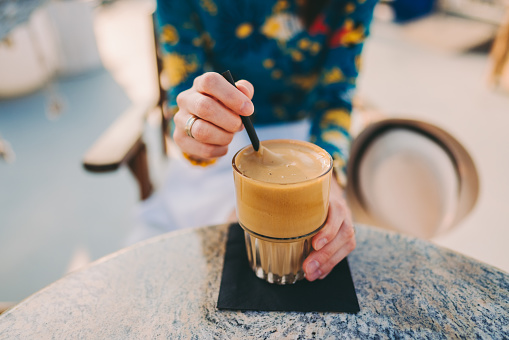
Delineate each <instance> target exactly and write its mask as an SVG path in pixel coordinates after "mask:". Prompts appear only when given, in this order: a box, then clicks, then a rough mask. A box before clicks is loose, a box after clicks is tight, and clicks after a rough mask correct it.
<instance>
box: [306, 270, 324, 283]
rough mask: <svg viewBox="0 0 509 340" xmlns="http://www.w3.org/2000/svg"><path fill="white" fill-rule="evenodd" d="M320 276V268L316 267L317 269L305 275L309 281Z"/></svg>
mask: <svg viewBox="0 0 509 340" xmlns="http://www.w3.org/2000/svg"><path fill="white" fill-rule="evenodd" d="M320 276H322V271H321V270H320V269H318V270H317V271H315V272H313V273H311V274H309V275H307V274H306V277H307V279H308V280H309V281H314V280H316V279H318V278H319V277H320Z"/></svg>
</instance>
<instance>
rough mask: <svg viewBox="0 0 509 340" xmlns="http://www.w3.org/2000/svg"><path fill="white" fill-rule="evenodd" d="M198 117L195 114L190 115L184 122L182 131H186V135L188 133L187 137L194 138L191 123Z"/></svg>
mask: <svg viewBox="0 0 509 340" xmlns="http://www.w3.org/2000/svg"><path fill="white" fill-rule="evenodd" d="M198 119H200V118H199V117H196V116H195V115H191V117H189V118H188V119H187V122H186V125H185V126H184V131H185V132H186V135H188V136H189V137H191V138H192V139H194V136H193V132H192V131H191V129H192V128H193V124H194V123H195V122H196V121H197V120H198Z"/></svg>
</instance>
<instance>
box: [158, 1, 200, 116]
mask: <svg viewBox="0 0 509 340" xmlns="http://www.w3.org/2000/svg"><path fill="white" fill-rule="evenodd" d="M157 23H158V28H159V39H160V43H161V46H162V50H163V69H164V72H165V76H166V78H167V80H168V85H169V91H168V101H169V107H170V110H175V109H176V107H177V103H176V98H177V95H178V94H179V93H180V92H182V91H184V90H187V89H189V88H190V87H191V86H192V85H193V80H194V78H196V77H197V76H199V75H200V74H202V73H203V64H204V60H205V49H206V47H207V41H208V40H207V35H206V34H203V33H202V30H201V29H200V23H199V19H198V15H197V14H196V12H195V11H194V9H193V7H192V3H191V2H190V1H178V0H158V1H157Z"/></svg>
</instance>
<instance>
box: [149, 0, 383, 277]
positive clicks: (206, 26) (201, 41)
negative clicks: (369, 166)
mask: <svg viewBox="0 0 509 340" xmlns="http://www.w3.org/2000/svg"><path fill="white" fill-rule="evenodd" d="M375 2H376V1H375V0H347V1H345V0H331V1H325V0H321V1H317V0H314V1H312V0H309V1H305V0H300V1H299V0H297V1H289V0H244V1H240V0H189V1H177V0H159V1H158V9H157V12H158V20H159V24H160V27H161V42H162V45H163V49H164V51H165V57H164V61H165V70H167V72H168V79H169V83H170V87H171V90H170V92H169V107H170V110H171V111H172V112H174V113H175V115H174V126H173V138H174V141H175V143H176V145H177V146H178V147H179V148H180V150H181V152H182V156H183V157H182V158H180V160H175V161H173V163H172V165H171V166H172V169H171V171H170V174H169V177H168V178H169V180H168V181H167V182H166V183H165V184H164V186H163V189H162V190H161V191H160V192H159V193H158V194H156V195H155V196H154V198H153V199H152V200H150V201H149V202H147V204H146V207H145V209H144V211H143V212H142V217H144V219H145V220H146V221H148V222H149V223H151V224H152V225H158V226H159V227H160V228H162V229H166V230H168V229H175V228H180V227H183V226H189V225H191V226H193V225H204V224H211V223H220V222H224V220H225V219H226V216H227V215H228V214H229V213H230V211H231V209H233V207H234V201H233V183H232V182H233V181H232V178H231V163H230V162H231V158H232V157H231V156H232V153H234V152H235V151H237V150H238V149H239V148H240V147H242V146H244V145H247V144H248V143H249V140H248V139H247V137H246V136H245V134H244V133H237V132H239V131H240V130H241V128H242V123H241V119H240V115H244V116H250V115H251V119H252V121H253V123H254V124H255V126H256V130H257V132H258V135H259V137H260V139H261V140H264V139H269V138H294V139H309V140H310V141H312V142H314V143H316V144H317V145H319V146H321V147H323V148H324V149H326V150H327V151H328V152H329V153H330V154H331V155H332V156H333V158H334V166H335V172H336V176H337V178H338V181H333V184H332V187H331V195H330V207H329V214H328V218H327V222H326V224H325V226H324V228H323V229H322V230H321V231H320V232H319V233H318V234H317V235H315V236H314V238H313V240H312V245H313V248H314V251H313V252H312V253H311V254H310V255H309V257H308V258H307V259H306V261H305V262H304V266H303V268H304V271H305V273H306V278H307V279H308V280H310V281H313V280H316V279H322V278H324V277H325V276H327V274H328V273H329V272H330V271H331V270H332V268H333V267H334V266H335V265H336V264H337V263H339V262H340V261H341V260H342V259H343V258H344V257H345V256H347V255H348V254H349V253H350V252H351V251H352V250H353V249H354V248H355V237H354V229H353V226H352V220H351V214H350V211H349V209H348V207H347V205H346V202H345V200H344V198H343V191H342V188H341V185H340V182H343V180H342V179H343V178H344V177H345V176H344V169H345V164H346V161H347V158H348V149H349V142H350V135H349V133H348V129H349V124H350V111H351V107H352V105H351V96H352V90H353V89H354V87H355V81H356V78H357V75H358V69H359V64H360V53H361V50H362V43H363V41H364V39H365V37H366V36H367V35H368V26H369V23H370V21H371V18H372V13H373V8H374V5H375ZM227 69H229V70H231V72H232V74H233V75H234V77H235V78H236V79H245V80H239V81H238V82H237V88H238V89H235V88H234V87H233V86H232V85H230V84H229V83H228V82H227V81H226V80H225V79H223V78H222V76H221V75H220V74H219V73H218V72H223V71H225V70H227ZM255 89H256V96H254V93H255ZM255 110H256V113H255V114H253V112H254V111H255ZM193 117H196V118H197V119H196V120H195V119H191V118H193ZM190 123H192V124H190ZM343 183H344V182H343ZM225 185H228V189H224V186H225ZM207 193H209V194H207ZM212 193H213V194H212ZM186 202H187V203H186ZM177 207H178V208H177ZM157 209H159V210H161V209H162V211H164V214H159V215H157V214H155V213H154V211H156V210H157ZM200 219H201V220H200Z"/></svg>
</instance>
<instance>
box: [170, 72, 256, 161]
mask: <svg viewBox="0 0 509 340" xmlns="http://www.w3.org/2000/svg"><path fill="white" fill-rule="evenodd" d="M236 86H237V89H236V88H235V87H234V86H232V85H231V84H230V83H229V82H228V81H227V80H226V79H225V78H223V76H221V75H220V74H219V73H215V72H207V73H204V74H203V75H201V76H198V77H196V78H195V80H194V83H193V86H192V87H191V88H190V89H189V90H186V91H183V92H181V93H180V94H179V95H178V96H177V104H178V107H179V110H178V112H177V113H176V114H175V116H174V118H173V120H174V122H175V131H174V133H173V140H174V141H175V143H176V144H177V145H178V146H179V147H180V149H181V150H182V152H184V153H186V154H187V155H188V156H189V157H191V158H193V159H196V160H211V159H214V158H217V157H221V156H224V155H226V153H227V152H228V145H229V144H230V142H231V141H232V139H233V135H234V134H235V133H236V132H238V131H241V130H242V127H243V125H242V121H241V119H240V115H243V116H249V115H251V114H252V113H253V111H254V106H253V103H252V102H251V98H253V94H254V88H253V85H251V83H250V82H248V81H247V80H239V81H238V82H237V83H236ZM239 90H240V91H239ZM192 116H196V117H198V118H199V119H198V120H196V121H195V122H194V124H193V125H192V129H191V134H192V136H193V137H190V136H188V135H187V134H186V132H185V125H186V122H187V121H188V119H189V118H191V117H192Z"/></svg>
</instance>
